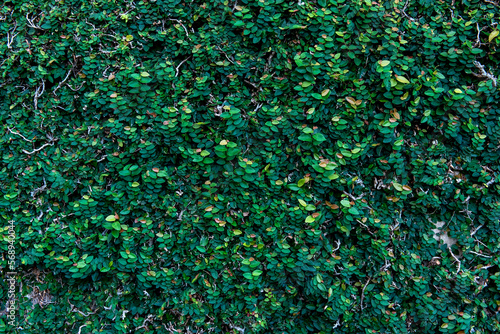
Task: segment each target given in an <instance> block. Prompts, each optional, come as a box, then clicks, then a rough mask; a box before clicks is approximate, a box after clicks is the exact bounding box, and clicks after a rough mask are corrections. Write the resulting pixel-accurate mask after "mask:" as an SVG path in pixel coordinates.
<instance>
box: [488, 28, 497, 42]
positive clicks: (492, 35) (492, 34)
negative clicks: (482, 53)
mask: <svg viewBox="0 0 500 334" xmlns="http://www.w3.org/2000/svg"><path fill="white" fill-rule="evenodd" d="M497 36H498V30H493V31H492V32H491V33H490V36H488V41H489V42H491V41H492V40H493V39H494V38H495V37H497Z"/></svg>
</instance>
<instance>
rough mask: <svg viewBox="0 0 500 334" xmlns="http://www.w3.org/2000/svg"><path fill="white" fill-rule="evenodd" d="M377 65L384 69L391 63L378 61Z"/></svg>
mask: <svg viewBox="0 0 500 334" xmlns="http://www.w3.org/2000/svg"><path fill="white" fill-rule="evenodd" d="M378 63H379V64H380V66H382V67H386V66H387V65H389V64H390V63H391V62H390V61H388V60H380V61H379V62H378Z"/></svg>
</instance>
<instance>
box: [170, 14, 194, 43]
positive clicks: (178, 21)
mask: <svg viewBox="0 0 500 334" xmlns="http://www.w3.org/2000/svg"><path fill="white" fill-rule="evenodd" d="M167 20H169V21H175V22H177V23H179V24H180V25H181V26H182V28H184V31H185V32H186V36H187V37H188V39H189V40H191V38H189V33H188V31H187V29H186V27H185V26H184V24H182V22H181V21H180V20H177V19H167Z"/></svg>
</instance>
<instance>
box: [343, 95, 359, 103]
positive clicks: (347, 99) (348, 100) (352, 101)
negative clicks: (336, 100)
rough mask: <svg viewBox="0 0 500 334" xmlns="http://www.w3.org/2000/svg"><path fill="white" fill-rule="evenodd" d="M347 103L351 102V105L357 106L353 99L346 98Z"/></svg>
mask: <svg viewBox="0 0 500 334" xmlns="http://www.w3.org/2000/svg"><path fill="white" fill-rule="evenodd" d="M345 99H346V101H347V102H349V103H350V104H352V105H355V104H356V100H355V99H353V98H352V97H350V96H348V97H346V98H345Z"/></svg>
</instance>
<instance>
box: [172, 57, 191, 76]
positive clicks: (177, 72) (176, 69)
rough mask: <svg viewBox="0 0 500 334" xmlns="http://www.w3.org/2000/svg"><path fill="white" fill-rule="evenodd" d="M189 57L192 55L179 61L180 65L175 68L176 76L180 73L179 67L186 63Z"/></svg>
mask: <svg viewBox="0 0 500 334" xmlns="http://www.w3.org/2000/svg"><path fill="white" fill-rule="evenodd" d="M189 58H191V56H189V57H187V58H186V59H184V60H183V61H181V62H180V63H179V65H177V67H176V68H175V76H178V75H179V67H181V65H182V64H184V63H185V62H186V61H188V59H189Z"/></svg>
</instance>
